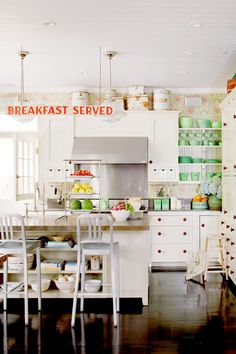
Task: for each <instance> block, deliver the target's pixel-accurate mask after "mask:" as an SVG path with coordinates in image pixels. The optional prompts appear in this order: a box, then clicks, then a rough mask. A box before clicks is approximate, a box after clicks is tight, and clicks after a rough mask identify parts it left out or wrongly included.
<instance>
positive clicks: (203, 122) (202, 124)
mask: <svg viewBox="0 0 236 354" xmlns="http://www.w3.org/2000/svg"><path fill="white" fill-rule="evenodd" d="M197 125H198V126H199V128H210V127H211V120H210V119H197Z"/></svg>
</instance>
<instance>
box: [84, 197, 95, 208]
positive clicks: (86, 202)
mask: <svg viewBox="0 0 236 354" xmlns="http://www.w3.org/2000/svg"><path fill="white" fill-rule="evenodd" d="M82 209H83V210H92V209H93V203H92V201H91V200H90V199H85V200H83V201H82Z"/></svg>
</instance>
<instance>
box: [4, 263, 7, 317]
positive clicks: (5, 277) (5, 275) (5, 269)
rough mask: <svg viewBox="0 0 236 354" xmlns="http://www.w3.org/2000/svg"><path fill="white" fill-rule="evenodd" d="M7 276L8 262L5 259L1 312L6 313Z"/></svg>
mask: <svg viewBox="0 0 236 354" xmlns="http://www.w3.org/2000/svg"><path fill="white" fill-rule="evenodd" d="M7 275H8V260H7V259H6V261H5V262H3V287H4V289H3V292H4V295H3V296H4V297H3V310H4V311H7V291H8V289H7Z"/></svg>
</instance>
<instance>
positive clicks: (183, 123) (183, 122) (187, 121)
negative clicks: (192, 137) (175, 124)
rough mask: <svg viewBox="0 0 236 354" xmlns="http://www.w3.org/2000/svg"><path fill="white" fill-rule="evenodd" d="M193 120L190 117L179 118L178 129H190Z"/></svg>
mask: <svg viewBox="0 0 236 354" xmlns="http://www.w3.org/2000/svg"><path fill="white" fill-rule="evenodd" d="M192 126H193V118H192V117H179V127H180V128H192Z"/></svg>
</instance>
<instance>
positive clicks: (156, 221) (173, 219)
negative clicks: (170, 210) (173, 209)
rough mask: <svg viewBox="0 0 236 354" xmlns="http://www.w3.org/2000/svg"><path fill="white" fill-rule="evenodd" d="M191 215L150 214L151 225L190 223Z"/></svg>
mask: <svg viewBox="0 0 236 354" xmlns="http://www.w3.org/2000/svg"><path fill="white" fill-rule="evenodd" d="M192 223H193V217H192V216H188V215H183V214H181V215H161V214H158V215H156V216H151V225H153V226H156V225H192Z"/></svg>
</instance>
